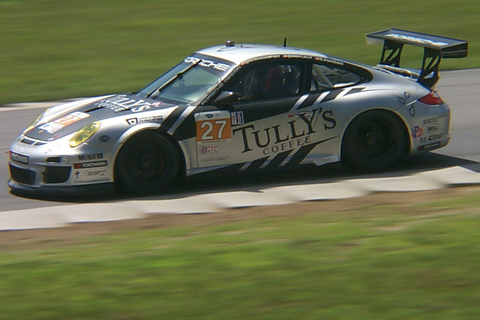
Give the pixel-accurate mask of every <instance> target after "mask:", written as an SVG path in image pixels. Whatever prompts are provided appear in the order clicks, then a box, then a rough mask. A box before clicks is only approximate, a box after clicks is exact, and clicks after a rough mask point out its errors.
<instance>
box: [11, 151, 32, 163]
mask: <svg viewBox="0 0 480 320" xmlns="http://www.w3.org/2000/svg"><path fill="white" fill-rule="evenodd" d="M10 160H12V161H15V162H18V163H23V164H28V163H29V162H30V159H29V157H28V156H24V155H21V154H18V153H15V152H12V151H10Z"/></svg>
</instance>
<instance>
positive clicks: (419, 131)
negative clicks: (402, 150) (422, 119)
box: [410, 126, 423, 139]
mask: <svg viewBox="0 0 480 320" xmlns="http://www.w3.org/2000/svg"><path fill="white" fill-rule="evenodd" d="M410 131H411V136H412V138H414V139H415V138H420V137H421V136H423V129H422V128H420V127H419V126H415V127H414V128H413V129H411V130H410Z"/></svg>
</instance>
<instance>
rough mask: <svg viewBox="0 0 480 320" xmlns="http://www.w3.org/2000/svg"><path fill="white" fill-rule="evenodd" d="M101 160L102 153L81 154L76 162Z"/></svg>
mask: <svg viewBox="0 0 480 320" xmlns="http://www.w3.org/2000/svg"><path fill="white" fill-rule="evenodd" d="M98 159H103V153H91V154H82V155H79V156H78V161H86V160H98Z"/></svg>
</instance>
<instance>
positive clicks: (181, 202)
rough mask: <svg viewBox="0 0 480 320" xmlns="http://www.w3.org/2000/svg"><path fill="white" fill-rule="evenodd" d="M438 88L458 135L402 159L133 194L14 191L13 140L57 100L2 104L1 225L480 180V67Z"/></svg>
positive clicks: (202, 180) (211, 178)
mask: <svg viewBox="0 0 480 320" xmlns="http://www.w3.org/2000/svg"><path fill="white" fill-rule="evenodd" d="M440 75H441V80H440V82H439V84H438V85H437V87H436V90H437V91H438V92H439V94H440V95H441V96H442V98H443V99H444V100H445V101H446V102H447V103H448V104H449V105H450V107H451V111H452V121H451V127H450V133H451V136H452V138H451V141H450V143H449V145H448V146H447V147H445V148H442V149H440V150H436V151H434V152H430V153H424V154H421V155H417V156H412V157H409V158H408V159H407V160H406V161H405V162H404V163H403V164H402V166H401V167H398V168H396V169H395V170H393V171H390V172H386V173H382V174H376V175H356V176H353V175H351V174H349V173H347V172H345V171H344V170H342V169H341V168H340V166H339V165H338V164H330V165H326V166H323V167H314V166H305V167H302V168H298V169H295V170H288V171H286V170H281V171H272V172H266V173H263V174H247V175H245V174H232V175H229V176H225V175H221V176H216V175H211V174H205V175H198V176H193V177H190V178H186V179H184V180H182V181H179V182H178V183H177V184H176V185H174V186H173V188H172V190H171V191H170V192H169V193H167V194H163V195H158V196H151V197H143V198H133V197H128V196H119V195H102V196H92V197H83V198H70V199H65V198H61V199H54V198H50V199H35V198H28V197H22V196H17V195H14V194H11V193H10V189H9V188H8V186H7V181H8V150H9V145H10V143H11V142H12V141H13V140H14V139H15V138H16V137H17V136H18V134H19V133H20V132H21V131H22V130H23V129H24V128H25V127H26V126H28V125H29V124H30V123H31V122H32V120H33V119H34V118H35V117H36V116H37V115H38V114H39V113H41V112H42V110H43V109H45V108H46V107H48V106H49V103H22V104H14V105H8V106H1V107H0V130H1V133H2V134H1V135H0V163H1V165H0V230H21V229H36V228H50V227H62V226H65V225H68V224H70V223H78V222H95V221H114V220H125V219H133V218H141V217H146V216H148V215H151V214H159V213H161V214H195V213H208V212H219V211H222V210H225V209H228V208H238V207H249V206H261V205H279V204H289V203H295V202H299V201H309V200H332V199H333V200H335V199H338V200H341V199H344V198H350V197H358V196H363V195H367V194H371V193H374V192H408V191H423V190H435V189H440V188H447V187H450V186H457V185H470V184H480V139H479V138H480V126H479V122H480V109H479V108H478V106H477V97H478V94H479V92H480V69H470V70H459V71H447V72H442V73H441V74H440Z"/></svg>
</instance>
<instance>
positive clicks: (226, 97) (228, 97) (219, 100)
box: [213, 91, 238, 105]
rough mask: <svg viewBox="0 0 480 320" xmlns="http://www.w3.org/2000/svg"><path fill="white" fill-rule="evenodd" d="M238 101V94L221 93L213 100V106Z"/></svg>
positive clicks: (230, 92)
mask: <svg viewBox="0 0 480 320" xmlns="http://www.w3.org/2000/svg"><path fill="white" fill-rule="evenodd" d="M235 101H238V93H235V92H232V91H222V92H220V94H219V95H218V97H216V98H215V100H213V104H214V105H226V104H231V103H233V102H235Z"/></svg>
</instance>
